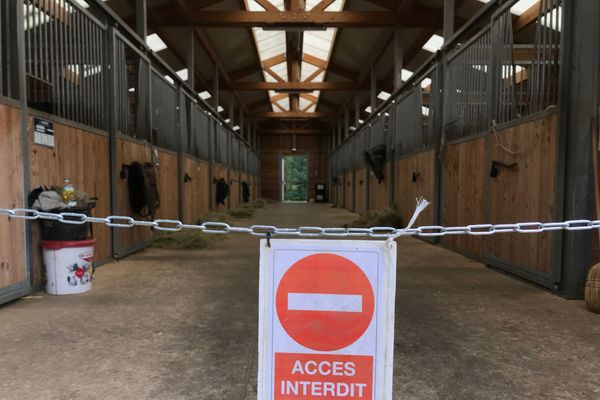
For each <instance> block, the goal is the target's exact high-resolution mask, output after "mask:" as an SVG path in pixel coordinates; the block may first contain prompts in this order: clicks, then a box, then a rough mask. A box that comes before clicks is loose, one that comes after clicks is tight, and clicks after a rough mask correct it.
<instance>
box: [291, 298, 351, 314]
mask: <svg viewBox="0 0 600 400" xmlns="http://www.w3.org/2000/svg"><path fill="white" fill-rule="evenodd" d="M288 310H290V311H333V312H362V296H361V295H356V294H326V293H288Z"/></svg>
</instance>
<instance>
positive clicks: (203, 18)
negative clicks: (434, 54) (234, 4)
mask: <svg viewBox="0 0 600 400" xmlns="http://www.w3.org/2000/svg"><path fill="white" fill-rule="evenodd" d="M157 9H160V11H159V12H160V13H161V15H162V17H161V21H162V23H163V24H165V25H166V26H181V25H185V24H187V22H186V21H184V20H183V19H182V18H181V17H180V16H179V15H177V14H174V13H173V11H172V10H171V9H170V8H169V7H167V8H165V7H164V6H163V7H157ZM188 18H189V20H190V22H191V23H192V24H194V25H198V26H228V27H263V28H282V29H283V28H286V27H288V28H294V27H332V28H361V27H375V26H394V25H396V24H397V23H398V22H400V21H398V18H397V17H396V15H395V14H394V13H390V12H378V11H372V12H364V11H341V12H329V11H322V12H310V11H279V12H277V13H274V12H266V11H239V10H235V11H204V10H200V11H192V12H190V14H189V15H188ZM403 23H405V25H406V26H413V27H414V26H430V25H431V21H430V20H428V19H426V18H425V19H423V20H419V19H418V18H415V19H407V20H406V21H403Z"/></svg>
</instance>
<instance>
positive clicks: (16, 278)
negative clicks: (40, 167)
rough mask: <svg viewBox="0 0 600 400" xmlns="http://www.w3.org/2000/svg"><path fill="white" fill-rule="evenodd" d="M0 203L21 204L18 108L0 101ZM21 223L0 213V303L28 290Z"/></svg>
mask: <svg viewBox="0 0 600 400" xmlns="http://www.w3.org/2000/svg"><path fill="white" fill-rule="evenodd" d="M0 149H1V151H0V185H1V186H2V188H3V189H4V190H0V207H2V208H19V207H22V206H23V158H22V150H21V112H20V111H19V110H18V109H16V108H13V107H8V106H4V105H0ZM24 235H25V223H24V221H23V220H19V219H8V218H6V217H0V238H1V239H2V240H0V304H2V303H5V302H7V301H10V300H13V299H15V298H18V297H20V296H23V295H25V294H27V293H28V292H29V287H30V286H29V279H28V276H27V267H26V264H25V262H26V261H25V238H24Z"/></svg>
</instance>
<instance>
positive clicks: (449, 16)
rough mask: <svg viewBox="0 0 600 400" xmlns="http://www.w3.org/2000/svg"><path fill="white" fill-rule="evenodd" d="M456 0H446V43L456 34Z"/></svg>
mask: <svg viewBox="0 0 600 400" xmlns="http://www.w3.org/2000/svg"><path fill="white" fill-rule="evenodd" d="M454 12H455V0H444V43H448V41H449V40H450V38H451V37H452V35H454Z"/></svg>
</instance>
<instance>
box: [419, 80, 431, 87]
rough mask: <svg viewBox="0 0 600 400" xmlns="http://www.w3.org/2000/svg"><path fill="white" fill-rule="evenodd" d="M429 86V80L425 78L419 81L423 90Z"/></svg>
mask: <svg viewBox="0 0 600 400" xmlns="http://www.w3.org/2000/svg"><path fill="white" fill-rule="evenodd" d="M428 86H431V79H429V78H425V79H423V80H422V81H421V87H422V88H423V89H425V88H426V87H428Z"/></svg>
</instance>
